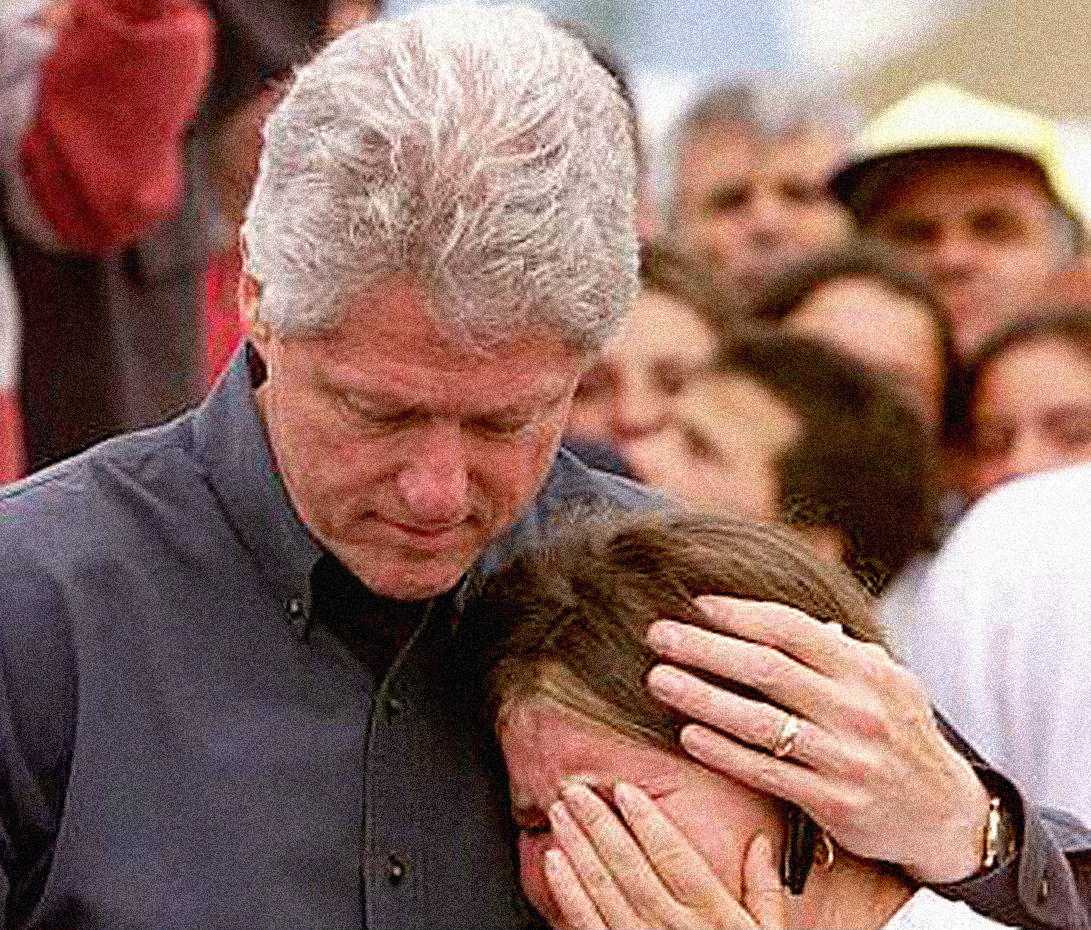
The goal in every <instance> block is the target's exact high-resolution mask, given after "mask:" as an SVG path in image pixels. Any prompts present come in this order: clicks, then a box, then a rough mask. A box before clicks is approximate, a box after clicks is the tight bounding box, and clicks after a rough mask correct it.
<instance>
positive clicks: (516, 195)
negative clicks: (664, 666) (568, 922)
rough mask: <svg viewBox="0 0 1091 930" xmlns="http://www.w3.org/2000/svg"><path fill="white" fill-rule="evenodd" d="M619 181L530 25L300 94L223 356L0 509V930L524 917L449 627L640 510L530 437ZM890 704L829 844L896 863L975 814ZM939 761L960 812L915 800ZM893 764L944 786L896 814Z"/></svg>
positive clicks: (949, 802) (401, 56)
mask: <svg viewBox="0 0 1091 930" xmlns="http://www.w3.org/2000/svg"><path fill="white" fill-rule="evenodd" d="M634 176H635V160H634V156H633V140H632V136H631V130H630V118H629V114H628V112H627V110H626V106H625V104H624V102H623V100H622V98H621V97H620V95H619V94H618V91H617V87H616V85H615V83H614V81H613V80H612V79H611V78H610V77H609V75H608V74H607V73H606V72H605V71H604V70H603V69H602V68H600V67H599V66H597V65H596V64H594V62H593V61H592V59H591V57H590V56H589V54H588V53H587V51H586V49H585V48H584V47H583V46H582V45H581V44H580V43H579V41H578V40H576V39H574V38H572V37H571V36H570V35H568V34H566V33H565V32H563V31H561V30H560V29H557V28H555V27H553V26H551V25H550V24H549V23H548V22H547V21H546V20H545V19H544V18H543V17H542V16H541V15H540V14H538V13H535V12H532V11H530V10H526V9H522V8H511V7H489V8H479V7H476V6H454V7H434V8H429V9H426V10H423V11H421V12H419V13H417V14H414V15H413V16H411V17H409V18H408V19H407V20H405V21H402V22H393V23H381V24H375V25H369V26H366V27H360V28H357V29H354V30H352V31H350V32H349V33H347V34H346V35H345V36H344V37H342V38H341V39H339V40H338V41H336V42H335V43H333V44H332V45H331V46H329V47H328V48H327V49H326V50H325V51H323V52H322V53H321V54H320V55H319V56H318V57H317V58H316V59H315V61H314V62H313V63H312V64H311V65H310V66H308V67H307V68H305V69H303V70H302V71H301V72H300V73H299V75H298V77H297V80H296V82H295V85H294V87H293V89H292V90H291V92H290V93H289V95H288V96H287V98H286V99H285V101H284V103H283V104H282V105H281V107H280V108H279V109H278V110H277V111H276V113H275V114H274V115H273V117H272V118H271V120H270V122H269V124H268V127H267V131H266V147H265V152H264V154H263V160H262V166H261V171H260V177H259V181H258V184H257V188H256V190H255V193H254V196H253V200H252V202H251V204H250V207H249V210H248V216H247V220H246V224H245V227H244V232H243V235H244V245H245V251H246V259H245V261H246V266H245V273H244V276H243V279H242V282H241V286H240V301H241V304H242V307H243V309H244V310H245V311H246V312H247V313H248V314H249V317H250V319H251V321H252V331H251V337H250V340H249V341H248V343H247V345H246V347H245V351H244V352H240V353H239V355H238V356H236V358H235V360H234V362H233V365H232V367H231V369H230V371H229V372H228V374H227V375H226V377H225V378H224V379H222V380H221V381H220V383H219V384H218V386H217V388H216V389H215V390H214V392H213V393H212V395H211V396H210V397H209V398H208V400H207V401H206V402H205V403H204V404H203V405H202V406H201V407H200V408H199V409H197V410H196V411H193V412H192V413H189V414H187V415H185V416H183V417H181V418H180V419H178V420H176V421H175V422H173V423H171V424H168V425H166V426H164V427H161V428H159V429H156V430H152V431H148V432H145V433H138V434H135V435H131V436H127V437H122V438H119V439H116V440H112V441H110V442H107V443H105V444H103V445H101V446H99V447H97V448H95V449H93V450H91V451H90V452H88V453H86V454H84V455H82V456H80V457H77V458H74V459H70V460H68V461H65V462H63V463H61V464H60V465H58V466H56V467H54V468H52V469H50V470H48V471H44V472H41V473H39V474H37V475H35V476H33V477H32V478H30V479H28V480H26V481H24V482H23V483H21V484H19V485H15V486H13V487H12V488H11V489H9V490H8V491H6V492H5V494H4V497H3V499H2V501H0V591H3V594H4V598H3V603H2V605H0V866H2V870H0V902H2V903H3V907H2V908H0V930H2V928H4V927H11V928H26V927H56V926H65V927H71V928H152V927H154V928H185V930H192V928H196V927H200V928H229V927H230V928H235V927H253V928H266V927H269V928H285V930H289V928H292V930H297V928H301V927H311V928H351V927H370V928H380V927H382V928H422V930H423V928H437V927H439V928H445V927H459V928H461V927H474V928H493V927H496V928H502V927H511V926H517V925H520V924H521V923H522V922H524V921H525V919H526V917H527V915H526V913H525V911H524V910H523V908H522V907H521V905H520V903H519V900H518V895H517V892H516V884H515V880H514V875H513V869H512V862H511V855H510V840H511V832H510V827H509V823H508V812H507V803H506V798H505V794H504V790H503V781H502V779H499V778H498V777H497V773H496V771H495V769H494V767H493V762H494V760H493V759H492V758H491V757H490V755H489V750H488V749H487V745H488V743H487V741H485V740H483V739H482V738H481V735H480V734H479V733H478V732H477V728H476V721H477V713H476V711H475V708H474V706H473V704H472V698H471V697H470V696H469V695H468V694H467V693H465V692H466V690H467V689H465V688H464V685H465V681H464V677H465V669H466V668H467V666H468V663H467V662H464V661H463V651H464V650H465V649H467V648H470V644H471V643H472V641H473V637H472V635H470V634H472V631H467V630H465V629H464V628H463V627H462V626H460V623H459V619H460V616H461V613H462V607H463V604H464V602H465V600H466V599H467V598H468V597H470V596H472V592H473V590H474V581H475V579H477V578H478V577H480V576H481V575H482V574H484V573H487V572H489V571H491V570H493V569H495V567H496V566H497V565H498V564H499V563H500V562H502V561H503V560H505V559H506V558H508V557H510V555H511V553H512V551H513V549H514V547H516V546H518V545H522V544H525V543H527V542H529V541H532V540H533V539H534V538H535V535H536V533H537V532H538V531H539V528H540V527H541V526H542V525H543V524H545V523H547V522H548V521H549V520H550V519H551V518H552V517H553V516H554V515H555V514H557V513H558V512H560V511H563V510H566V509H568V508H570V507H572V506H574V505H576V504H577V503H586V502H588V501H590V502H592V503H594V504H597V505H603V504H609V505H612V506H617V507H623V508H631V507H638V506H648V505H649V503H650V502H649V500H648V498H647V496H646V495H645V494H644V493H643V492H641V491H639V489H637V488H635V487H633V486H631V485H628V484H625V483H622V482H620V481H616V480H614V479H610V478H608V477H606V476H603V475H601V474H598V473H595V472H592V471H590V470H588V469H586V468H585V467H583V466H582V465H581V464H580V463H579V462H578V461H576V460H575V459H573V458H572V457H571V456H568V455H566V454H565V453H563V452H561V453H558V441H559V436H560V432H561V427H562V424H563V421H564V418H565V414H566V411H567V408H568V404H569V401H570V399H571V397H572V393H573V391H574V388H575V384H576V381H577V378H578V377H579V375H580V372H581V371H582V369H583V368H584V367H585V366H586V365H587V364H588V363H589V361H590V360H591V359H592V358H593V357H594V354H595V353H596V352H597V351H598V349H599V348H600V347H601V346H602V343H603V341H604V340H605V339H606V337H607V336H608V334H609V333H610V331H611V330H612V329H613V328H614V326H615V325H616V324H617V323H618V322H619V320H620V318H621V316H622V315H623V313H624V310H625V308H626V306H627V304H628V303H629V301H630V300H631V298H632V295H633V291H634V288H635V284H636V245H635V235H634V230H633V200H634V197H633V189H634ZM849 671H852V669H849ZM898 681H899V680H893V679H892V681H891V685H890V687H892V688H894V689H895V690H897V688H899V687H902V686H901V685H899V684H898ZM894 696H895V697H896V696H897V695H896V694H895V695H894ZM891 706H893V707H897V706H899V705H898V703H897V701H894V702H893V703H892V704H891ZM902 716H905V715H904V714H903V715H902ZM872 719H873V718H869V720H872ZM900 719H901V718H900V717H899V716H898V715H897V714H895V715H894V716H893V717H892V718H891V719H890V720H885V721H883V723H885V724H886V727H885V728H884V729H883V731H882V735H881V736H879V737H877V736H876V729H877V727H878V725H877V724H874V723H871V724H870V726H869V728H868V732H867V733H866V734H865V735H866V736H867V738H868V747H867V750H868V754H869V756H870V757H874V758H876V759H877V762H878V764H880V765H882V766H883V767H884V768H885V770H887V771H888V772H891V773H895V774H896V775H897V778H891V777H887V778H884V779H883V780H882V785H880V786H879V789H878V790H879V791H880V794H881V795H882V797H876V796H875V795H873V794H871V793H869V791H868V786H867V785H862V786H855V787H856V788H858V789H859V790H856V791H854V799H855V805H859V809H860V815H859V817H857V816H856V814H855V811H856V806H852V808H851V810H852V812H853V813H852V816H851V817H850V819H851V821H852V831H853V835H852V837H851V838H850V842H853V843H855V844H864V845H867V854H870V855H873V856H881V857H883V858H889V859H891V860H892V861H897V862H907V861H908V860H907V859H906V858H905V856H906V855H907V850H908V849H909V848H910V847H914V848H919V847H920V846H921V843H920V840H921V839H922V837H921V836H920V833H921V831H922V830H927V829H929V827H928V825H929V824H931V823H933V822H934V821H935V816H936V813H937V811H938V812H939V813H940V814H942V813H943V812H944V811H947V810H950V809H953V808H958V807H959V806H960V803H961V801H964V800H968V807H969V809H970V810H972V811H976V810H978V808H979V807H982V806H983V808H984V809H987V808H988V798H987V795H986V793H985V792H984V790H983V789H982V788H981V786H980V785H979V784H978V782H977V781H976V779H975V778H974V776H973V774H972V771H971V770H970V769H969V768H968V766H967V765H966V763H965V762H963V761H962V760H961V759H960V758H959V757H958V756H957V754H952V753H950V752H949V751H948V752H947V754H944V753H943V752H942V751H941V752H940V756H939V758H940V761H939V762H937V755H936V752H935V750H936V744H934V743H929V742H928V740H927V739H926V740H925V743H926V745H924V746H923V747H921V746H920V740H921V737H919V736H917V735H916V731H914V730H913V729H912V726H913V725H912V722H910V723H908V724H905V723H901V724H900V723H899V720H900ZM907 726H908V727H910V732H908V733H907V732H906V727H907ZM729 729H730V728H729ZM852 738H853V734H852V733H851V732H849V733H847V734H846V736H845V739H846V740H851V739H852ZM936 738H937V739H939V744H938V745H939V746H940V749H941V750H942V748H943V747H944V746H946V744H944V743H943V742H942V739H941V738H939V737H936ZM893 744H897V745H898V747H899V750H898V756H897V759H894V758H893V757H892V756H891V755H890V753H891V751H892V745H893ZM907 747H908V751H907ZM922 748H923V750H926V751H924V752H923V754H922V751H921V749H922ZM952 755H953V760H952ZM952 766H953V770H952ZM960 766H961V767H960ZM952 771H953V773H954V776H955V778H954V782H957V783H958V784H960V785H962V786H963V787H964V788H966V787H968V788H969V789H970V790H968V791H963V792H961V793H960V792H954V794H955V795H959V794H965V795H967V798H960V797H955V798H953V799H952V798H951V797H950V795H951V794H952V792H946V793H940V792H936V791H930V790H929V788H930V786H932V785H933V784H934V783H935V781H936V777H937V772H938V776H939V780H940V782H941V783H943V784H952V783H954V782H952V779H951V777H950V776H951V775H952ZM815 777H816V778H820V776H817V775H816V776H815ZM898 778H901V779H908V780H909V781H911V782H912V783H913V784H914V785H916V786H917V787H918V790H916V791H915V792H914V793H912V795H911V796H912V797H913V798H919V797H925V798H930V796H933V795H936V794H942V795H943V796H942V797H940V798H939V799H938V801H936V802H935V803H925V805H924V806H925V807H927V808H929V809H928V810H923V811H922V810H919V809H915V810H914V811H913V812H912V813H913V816H912V817H910V816H902V817H900V818H899V820H900V821H901V822H904V823H905V824H906V825H907V826H905V827H903V828H901V829H898V830H892V829H890V827H889V822H890V818H889V814H890V812H891V810H892V807H893V809H894V810H895V811H898V810H899V804H902V805H903V807H904V802H902V800H901V799H902V797H903V793H902V792H901V790H900V788H901V783H900V782H899V781H898V780H897V779H898ZM960 778H961V781H960V780H959V779H960ZM873 801H874V802H875V803H872V802H873ZM880 802H882V803H880ZM962 806H963V807H964V808H965V807H966V806H967V805H966V804H962ZM840 809H841V810H842V811H843V812H844V811H847V810H849V808H848V807H846V806H845V805H842V806H841V808H840ZM873 810H874V812H875V813H874V814H873V813H871V812H872V811H873ZM815 813H816V814H818V815H819V816H821V811H815ZM901 813H903V814H904V813H905V812H904V809H903V810H901ZM982 817H984V814H982ZM1027 825H1028V828H1027V831H1026V836H1028V837H1039V839H1038V840H1037V841H1036V845H1034V846H1033V852H1034V854H1035V856H1036V857H1037V858H1036V860H1035V861H1037V862H1039V863H1041V862H1048V863H1053V861H1054V860H1053V859H1051V858H1050V854H1051V852H1052V851H1053V850H1052V847H1048V848H1046V849H1044V850H1043V849H1042V848H1041V843H1042V842H1044V841H1042V840H1041V839H1040V832H1038V833H1035V832H1033V831H1032V828H1036V827H1038V821H1036V820H1034V819H1032V818H1031V817H1029V815H1028V820H1027ZM974 829H975V828H974V825H973V824H969V825H968V829H967V830H964V831H963V832H964V833H968V835H969V836H970V840H971V842H970V843H969V846H970V847H971V848H970V849H969V858H970V860H972V861H971V862H970V865H969V866H968V868H967V869H966V870H965V872H959V874H958V875H956V876H954V877H959V876H961V875H962V874H967V873H968V872H969V871H972V870H973V868H974V867H975V866H976V856H977V852H978V850H977V849H976V847H975V842H974V837H973V833H974ZM1038 829H1039V831H1040V827H1038ZM914 830H916V835H913V834H914ZM835 835H837V834H835ZM924 839H925V840H927V839H929V837H928V836H927V835H926V836H925V837H924ZM911 841H912V842H911ZM1028 842H1029V840H1028ZM1062 862H1063V860H1062ZM945 864H946V863H945ZM1043 867H1044V866H1043ZM947 877H951V876H947ZM1054 881H1055V884H1056V887H1057V888H1058V892H1057V896H1058V897H1059V898H1060V900H1061V902H1062V903H1061V906H1060V909H1059V911H1058V913H1060V915H1061V917H1062V918H1063V919H1067V917H1068V916H1069V912H1068V911H1066V910H1065V902H1067V900H1068V899H1067V898H1066V889H1067V887H1068V886H1067V885H1065V884H1064V881H1065V878H1064V875H1063V874H1062V875H1061V877H1060V878H1059V879H1054ZM1004 887H1007V886H1004ZM1012 893H1013V894H1016V892H1012ZM1000 903H1001V904H1003V905H1004V906H1009V905H1010V904H1011V902H1010V900H1008V899H1004V900H1002V901H1001V902H1000ZM1014 906H1015V907H1017V906H1018V902H1016V904H1015V905H1014ZM1049 913H1050V914H1052V911H1050V912H1049Z"/></svg>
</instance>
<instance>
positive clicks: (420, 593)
mask: <svg viewBox="0 0 1091 930" xmlns="http://www.w3.org/2000/svg"><path fill="white" fill-rule="evenodd" d="M353 563H354V564H348V565H347V567H348V568H349V570H350V571H351V572H352V573H353V574H354V575H356V577H357V578H359V579H360V581H362V582H363V583H364V584H365V585H366V586H367V588H368V590H369V591H372V592H373V593H375V594H378V595H379V596H380V597H388V598H390V599H391V600H395V601H426V600H429V599H430V598H433V597H439V596H440V595H442V594H446V593H447V592H448V591H451V590H452V589H454V588H455V587H456V586H457V585H458V583H459V581H460V580H461V579H462V576H463V575H464V574H465V573H466V568H467V566H465V565H463V564H462V560H461V559H458V558H456V557H454V556H452V557H451V558H449V559H428V560H426V561H424V562H421V561H408V560H404V559H392V560H390V561H388V562H383V561H381V560H376V559H372V560H363V559H361V560H353Z"/></svg>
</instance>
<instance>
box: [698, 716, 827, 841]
mask: <svg viewBox="0 0 1091 930" xmlns="http://www.w3.org/2000/svg"><path fill="white" fill-rule="evenodd" d="M680 738H681V742H682V748H683V749H685V750H686V752H688V753H689V754H690V755H691V756H693V758H695V759H696V760H697V761H698V762H700V763H702V764H703V765H705V766H707V767H708V768H710V769H714V770H715V771H717V772H721V773H723V774H724V775H728V776H730V777H731V778H734V779H735V780H736V781H741V782H742V783H743V784H745V785H749V786H750V787H751V788H754V789H755V790H757V791H762V792H764V793H766V794H771V795H774V796H776V797H779V798H783V799H784V800H785V801H791V802H792V803H793V804H798V805H799V806H800V807H802V808H803V809H804V810H805V811H807V813H809V814H811V815H812V816H814V817H815V819H816V820H818V821H819V822H822V821H821V818H820V817H819V816H817V815H816V814H815V808H816V806H820V805H821V804H822V803H823V802H824V801H825V799H826V796H827V794H828V793H829V791H830V787H829V781H828V779H826V778H824V777H822V776H821V775H819V774H816V773H815V772H814V771H813V770H812V769H810V768H808V767H805V766H802V765H797V764H795V763H794V762H792V761H790V760H788V759H786V758H785V759H777V758H775V757H773V756H771V755H770V754H769V753H767V752H762V751H760V750H756V749H751V748H749V747H748V746H744V745H743V744H742V743H739V742H737V741H736V740H733V739H731V738H730V737H728V736H724V735H723V734H722V733H717V732H716V731H715V730H710V729H709V728H708V727H706V726H702V725H701V724H696V723H690V724H686V726H684V727H683V728H682V732H681V737H680Z"/></svg>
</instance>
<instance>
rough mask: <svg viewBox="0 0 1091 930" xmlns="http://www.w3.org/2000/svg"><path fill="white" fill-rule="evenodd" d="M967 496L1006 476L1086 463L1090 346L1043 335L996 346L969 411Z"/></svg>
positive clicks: (1090, 426)
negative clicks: (997, 351)
mask: <svg viewBox="0 0 1091 930" xmlns="http://www.w3.org/2000/svg"><path fill="white" fill-rule="evenodd" d="M971 435H972V440H973V443H972V461H971V464H970V487H969V492H970V495H971V497H973V498H977V497H980V496H981V495H982V494H984V493H985V492H987V491H990V490H992V489H993V488H995V487H997V486H998V485H1000V484H1003V483H1004V482H1005V481H1007V480H1008V479H1010V478H1014V477H1017V476H1019V475H1026V474H1032V473H1034V472H1040V471H1047V470H1049V469H1054V468H1061V467H1063V466H1065V465H1073V464H1076V463H1077V462H1089V461H1091V346H1087V345H1077V344H1076V343H1074V342H1073V341H1071V340H1069V339H1063V338H1060V337H1055V336H1052V337H1046V338H1042V339H1037V340H1033V341H1030V342H1024V343H1020V344H1017V345H1015V346H1012V347H1011V348H1010V349H1007V350H1005V351H1002V352H1001V353H1000V354H999V355H997V356H995V357H994V358H993V359H992V360H991V361H989V362H988V363H987V366H986V368H985V370H984V371H983V372H982V373H981V376H980V380H979V382H978V386H977V390H976V392H975V397H974V404H973V409H972V411H971Z"/></svg>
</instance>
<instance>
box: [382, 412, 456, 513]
mask: <svg viewBox="0 0 1091 930" xmlns="http://www.w3.org/2000/svg"><path fill="white" fill-rule="evenodd" d="M397 486H398V492H399V494H400V496H401V499H402V502H403V504H404V505H405V509H406V517H407V518H408V520H409V521H410V522H411V523H412V524H413V525H414V526H416V527H418V528H420V529H428V528H434V527H442V526H446V525H449V524H452V523H458V522H460V521H462V520H464V519H465V518H466V517H467V516H468V513H469V478H468V475H467V468H466V452H465V449H464V446H463V436H462V429H461V426H460V425H459V424H458V423H454V422H431V423H427V424H425V425H423V426H421V427H420V428H419V431H418V432H417V434H416V435H415V436H414V437H413V438H412V439H411V440H410V441H409V443H408V448H407V450H406V461H405V463H404V464H403V465H402V467H401V469H400V470H399V472H398V476H397Z"/></svg>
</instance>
